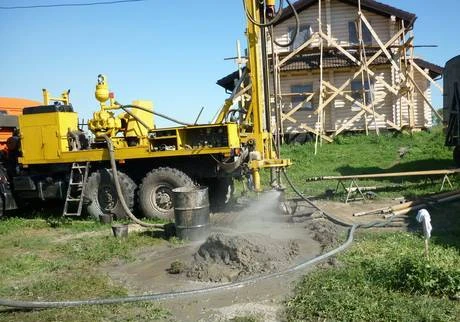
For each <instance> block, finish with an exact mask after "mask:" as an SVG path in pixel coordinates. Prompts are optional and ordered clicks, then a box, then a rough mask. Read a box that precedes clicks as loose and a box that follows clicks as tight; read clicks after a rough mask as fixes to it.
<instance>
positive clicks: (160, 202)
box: [155, 187, 173, 210]
mask: <svg viewBox="0 0 460 322" xmlns="http://www.w3.org/2000/svg"><path fill="white" fill-rule="evenodd" d="M155 204H156V205H157V206H158V207H159V208H161V209H163V210H170V209H171V208H172V207H173V197H172V190H171V189H170V188H168V187H160V188H158V189H157V190H156V191H155Z"/></svg>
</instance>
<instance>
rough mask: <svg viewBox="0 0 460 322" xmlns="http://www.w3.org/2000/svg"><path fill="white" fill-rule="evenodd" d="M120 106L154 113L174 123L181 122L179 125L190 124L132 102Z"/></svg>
mask: <svg viewBox="0 0 460 322" xmlns="http://www.w3.org/2000/svg"><path fill="white" fill-rule="evenodd" d="M120 108H121V109H123V110H124V109H125V108H134V109H138V110H142V111H144V112H148V113H150V114H153V115H156V116H158V117H161V118H164V119H166V120H168V121H171V122H174V123H177V124H181V125H192V124H190V123H185V122H182V121H179V120H176V119H174V118H172V117H170V116H167V115H165V114H162V113H159V112H154V111H152V110H149V109H148V108H145V107H142V106H138V105H132V104H129V105H121V104H120Z"/></svg>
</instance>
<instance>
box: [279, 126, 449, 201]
mask: <svg viewBox="0 0 460 322" xmlns="http://www.w3.org/2000/svg"><path fill="white" fill-rule="evenodd" d="M401 149H402V150H404V151H407V152H406V153H405V154H404V155H403V156H402V157H400V151H401ZM281 155H282V157H283V158H290V159H291V160H292V161H293V163H294V164H293V166H291V167H290V168H289V169H288V174H289V176H290V178H291V180H292V181H293V182H294V183H295V184H296V185H297V186H298V187H299V188H300V189H301V190H303V191H304V192H305V194H307V195H321V194H323V193H324V192H325V190H326V189H335V186H336V184H337V181H317V182H308V183H307V182H306V181H305V180H306V179H307V178H310V177H319V176H336V175H354V174H369V173H380V172H400V171H416V170H432V169H446V168H451V167H453V161H452V152H451V151H450V150H449V148H446V147H444V135H443V133H442V129H441V128H433V129H432V130H431V132H419V133H414V134H413V135H408V134H395V133H382V134H380V136H377V135H375V134H373V135H369V136H364V135H356V134H355V135H351V134H350V135H344V136H339V137H337V138H336V141H335V142H334V143H333V144H324V145H323V146H322V147H320V148H319V149H318V154H317V155H314V143H308V144H305V145H295V144H293V145H286V146H283V148H282V151H281ZM425 180H426V178H420V177H406V178H389V179H385V180H379V181H374V180H365V181H360V184H361V185H362V186H377V187H383V186H385V188H382V189H380V190H379V193H378V194H379V195H380V196H391V197H393V196H401V195H404V196H406V197H413V196H416V195H421V194H426V193H429V192H434V191H438V190H439V188H440V185H441V183H440V180H439V179H438V180H436V181H434V182H431V180H429V181H428V182H427V184H424V183H425ZM454 180H456V179H454ZM453 183H456V182H453Z"/></svg>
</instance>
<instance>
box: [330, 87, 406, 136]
mask: <svg viewBox="0 0 460 322" xmlns="http://www.w3.org/2000/svg"><path fill="white" fill-rule="evenodd" d="M324 85H326V86H327V87H329V89H331V90H333V91H334V90H338V89H337V88H335V87H334V86H333V85H331V84H328V83H326V82H325V83H324ZM340 95H341V96H343V97H345V98H346V99H347V100H349V101H350V102H352V103H355V104H357V105H358V106H359V107H361V108H362V109H363V110H365V111H366V112H368V113H375V116H377V117H381V118H383V119H385V123H387V124H388V125H389V126H391V127H392V128H394V129H396V130H398V131H399V130H401V128H400V127H399V126H398V125H396V124H395V123H393V122H391V121H390V120H388V119H387V117H386V115H383V114H380V113H377V112H375V111H374V112H373V111H372V110H371V109H370V108H369V106H366V105H364V104H363V103H361V102H359V101H357V100H355V99H354V98H353V97H351V96H350V95H348V94H340ZM369 105H371V104H369ZM374 122H376V121H374ZM376 123H377V122H376Z"/></svg>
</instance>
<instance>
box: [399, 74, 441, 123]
mask: <svg viewBox="0 0 460 322" xmlns="http://www.w3.org/2000/svg"><path fill="white" fill-rule="evenodd" d="M407 77H408V78H409V80H410V81H411V82H412V84H413V85H414V87H415V89H416V90H417V92H418V93H419V94H420V95H422V98H423V100H424V101H425V102H426V103H427V104H428V106H429V107H430V108H431V110H432V111H433V113H434V114H435V115H436V116H437V117H438V118H439V119H440V120H441V121H442V120H443V117H442V116H441V115H440V114H439V112H438V111H437V110H436V108H435V107H434V106H433V104H431V102H430V100H429V99H428V98H427V97H426V96H425V94H423V91H422V90H421V89H420V87H419V86H418V85H417V83H416V82H415V80H414V79H413V78H412V77H411V76H410V75H407Z"/></svg>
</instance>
